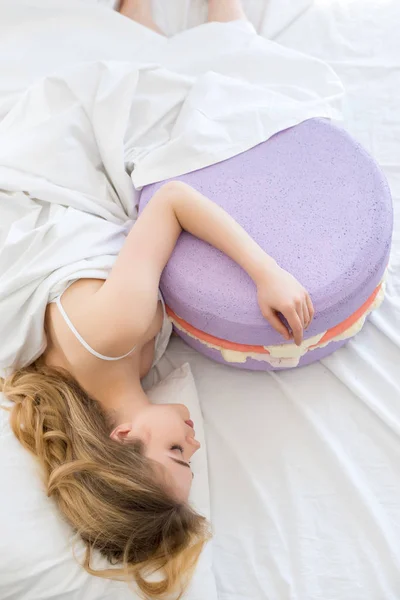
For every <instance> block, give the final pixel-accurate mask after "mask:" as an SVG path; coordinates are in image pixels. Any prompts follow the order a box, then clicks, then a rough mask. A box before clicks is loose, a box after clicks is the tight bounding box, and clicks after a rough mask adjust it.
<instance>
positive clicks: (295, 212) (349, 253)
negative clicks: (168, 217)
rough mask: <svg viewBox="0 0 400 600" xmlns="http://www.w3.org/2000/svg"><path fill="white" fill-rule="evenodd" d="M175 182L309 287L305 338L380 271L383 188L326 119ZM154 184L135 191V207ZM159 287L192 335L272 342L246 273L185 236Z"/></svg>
mask: <svg viewBox="0 0 400 600" xmlns="http://www.w3.org/2000/svg"><path fill="white" fill-rule="evenodd" d="M178 179H180V180H182V181H185V182H186V183H188V184H189V185H191V186H193V187H194V188H196V189H198V190H199V191H201V192H202V193H203V194H205V195H206V196H208V197H209V198H211V199H212V200H213V201H214V202H216V203H217V204H219V205H220V206H222V207H223V208H224V209H226V210H227V211H228V212H229V213H230V214H231V215H232V216H233V217H234V218H235V219H236V220H237V221H238V222H239V223H240V224H241V225H242V226H243V227H244V228H245V229H246V230H247V231H248V232H249V234H250V235H251V236H252V237H253V238H254V239H255V240H256V241H257V242H258V243H259V244H260V245H261V246H262V247H263V248H264V249H265V251H266V252H267V253H268V254H270V255H271V256H273V257H274V258H275V259H276V260H277V262H278V263H279V264H280V265H281V266H282V267H284V268H285V269H287V270H288V271H290V272H291V273H293V274H294V275H295V276H296V277H297V278H298V279H299V280H300V281H301V283H302V284H303V285H304V286H305V287H306V288H307V289H308V290H309V292H310V294H311V297H312V299H313V302H314V306H315V309H316V315H315V318H314V321H313V324H312V326H311V327H310V329H309V330H308V331H307V335H306V337H310V336H312V335H315V334H317V333H320V332H322V331H325V330H327V329H329V328H331V327H333V326H335V325H337V324H338V323H340V322H341V321H343V320H344V319H346V318H347V317H349V316H350V315H351V314H352V313H353V312H354V311H355V310H357V309H358V308H359V307H360V306H361V305H362V304H363V303H364V302H365V301H366V300H367V299H368V298H369V296H370V295H371V294H372V292H373V291H374V289H375V288H376V286H377V285H378V283H379V281H380V279H381V277H382V275H383V272H384V270H385V267H386V265H387V262H388V257H389V250H390V243H391V233H392V227H393V222H392V219H393V214H392V203H391V197H390V192H389V188H388V185H387V183H386V180H385V178H384V176H383V175H382V173H381V171H380V170H379V168H378V166H377V165H376V163H375V162H374V160H373V159H372V158H371V157H370V156H369V155H368V154H367V153H366V151H365V150H364V149H363V148H362V147H361V146H360V145H359V144H357V143H356V142H355V141H354V140H353V139H352V138H350V136H349V135H348V134H347V133H346V132H345V131H343V130H341V129H339V128H337V127H335V126H333V125H332V124H331V123H329V122H328V121H325V120H322V119H311V120H309V121H306V122H304V123H302V124H301V125H298V126H296V127H293V128H291V129H288V130H286V131H283V132H281V133H279V134H277V135H275V136H274V137H273V138H271V139H270V140H268V141H267V142H265V143H263V144H260V145H259V146H257V147H255V148H253V149H251V150H249V151H247V152H245V153H243V154H241V155H239V156H235V157H234V158H231V159H229V160H227V161H224V162H222V163H218V164H216V165H213V166H211V167H207V168H205V169H202V170H200V171H195V172H193V173H189V174H187V175H184V176H182V177H179V178H178ZM161 185H162V183H160V184H154V185H151V186H148V187H147V188H145V189H144V190H143V192H142V195H141V199H140V209H143V207H144V206H145V204H146V203H147V202H148V201H149V199H150V198H151V197H152V195H153V194H154V192H155V191H156V189H158V187H160V186H161ZM161 289H162V292H163V294H164V297H165V300H166V302H167V304H168V305H169V306H170V307H171V308H172V309H173V310H174V311H175V312H176V314H178V315H179V316H180V317H182V318H183V319H185V320H186V321H188V322H190V323H191V324H192V325H194V326H195V327H197V328H198V329H200V330H202V331H205V332H207V333H210V334H212V335H214V336H216V337H220V338H223V339H228V340H230V341H234V342H238V343H243V344H257V345H258V344H260V345H269V344H279V343H282V338H281V337H280V336H279V334H277V333H276V332H275V331H274V330H273V329H272V328H271V327H270V325H269V324H268V323H267V322H266V321H265V320H264V319H263V317H262V315H261V313H260V310H259V308H258V305H257V299H256V293H255V286H254V284H253V282H252V281H251V280H250V278H249V277H248V276H247V274H246V273H245V272H244V271H243V270H242V269H241V268H240V267H238V266H237V265H236V264H235V263H234V262H233V261H231V260H230V259H229V258H227V257H226V256H224V255H223V254H222V253H220V252H218V251H217V250H215V249H214V248H212V247H211V246H209V245H207V244H205V243H204V242H201V241H200V240H197V239H195V238H193V237H192V236H190V235H189V234H187V233H184V234H182V235H181V237H180V239H179V241H178V244H177V246H176V248H175V251H174V253H173V255H172V257H171V259H170V261H169V263H168V265H167V267H166V269H165V271H164V274H163V277H162V281H161ZM313 355H314V356H316V354H315V353H313ZM317 358H320V357H317ZM257 364H258V363H257ZM247 368H249V367H247ZM251 368H254V367H253V366H251Z"/></svg>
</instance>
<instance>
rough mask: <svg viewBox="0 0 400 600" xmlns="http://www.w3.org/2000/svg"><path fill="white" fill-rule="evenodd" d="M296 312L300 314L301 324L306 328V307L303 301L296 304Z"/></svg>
mask: <svg viewBox="0 0 400 600" xmlns="http://www.w3.org/2000/svg"><path fill="white" fill-rule="evenodd" d="M296 312H297V314H298V315H299V319H300V323H301V326H302V327H303V329H304V328H305V320H304V319H305V316H304V307H303V303H302V302H299V303H298V304H296Z"/></svg>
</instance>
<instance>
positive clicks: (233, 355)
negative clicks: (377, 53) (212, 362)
mask: <svg viewBox="0 0 400 600" xmlns="http://www.w3.org/2000/svg"><path fill="white" fill-rule="evenodd" d="M384 297H385V284H384V283H382V285H381V288H380V290H379V292H378V294H377V295H376V298H375V300H374V302H373V303H372V304H371V306H370V307H369V308H368V309H367V310H366V312H365V313H364V314H363V315H362V316H361V317H360V318H359V319H357V321H355V323H353V325H351V326H350V327H349V328H348V329H346V330H345V331H343V332H342V333H338V335H336V336H334V337H333V338H331V339H330V340H328V341H326V342H324V343H323V344H319V342H320V340H321V339H322V338H323V337H324V335H325V334H326V331H324V332H323V333H320V334H318V335H314V336H313V337H311V338H308V339H307V340H304V341H303V342H302V343H301V344H300V346H296V345H295V344H277V345H273V346H264V348H265V349H266V350H268V352H269V354H261V353H258V352H242V351H239V350H229V349H227V348H222V347H221V346H217V345H216V344H211V343H210V342H206V341H204V340H200V339H199V338H198V337H196V336H195V335H193V334H192V333H190V332H188V331H186V329H185V328H184V327H182V325H180V324H179V323H177V322H176V321H175V320H174V319H173V318H172V317H171V321H172V322H173V324H174V326H175V327H176V328H177V329H179V331H182V332H183V333H184V334H185V335H188V336H189V337H191V338H193V339H194V340H196V341H197V342H201V343H202V344H203V345H204V346H207V347H208V348H211V349H213V350H218V352H220V353H221V356H222V358H223V359H224V360H225V362H227V363H241V364H243V363H245V362H246V361H247V359H248V358H253V359H254V360H259V361H264V362H267V363H269V364H270V365H271V366H272V367H281V368H285V369H287V368H291V367H297V365H298V364H299V361H300V358H301V357H302V356H304V355H305V354H306V353H307V352H309V351H310V346H317V348H312V349H311V350H317V349H320V348H325V347H326V346H327V345H328V344H330V343H331V342H340V341H343V340H347V339H350V338H352V337H354V336H355V335H356V334H357V333H358V332H359V331H361V329H362V328H363V326H364V323H365V320H366V318H367V317H368V315H369V314H370V313H371V312H372V311H373V310H375V309H376V308H378V307H379V306H380V305H381V304H382V302H383V299H384Z"/></svg>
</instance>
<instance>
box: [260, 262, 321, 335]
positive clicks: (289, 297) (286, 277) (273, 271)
mask: <svg viewBox="0 0 400 600" xmlns="http://www.w3.org/2000/svg"><path fill="white" fill-rule="evenodd" d="M256 285H257V296H258V304H259V306H260V309H261V312H262V314H263V316H264V317H265V318H266V319H267V321H268V322H269V323H270V324H271V325H272V327H273V328H274V329H275V330H276V331H277V332H278V333H280V334H281V335H283V337H284V338H285V339H287V340H289V339H291V338H292V337H293V339H294V341H295V343H296V344H297V346H299V345H300V344H301V342H302V340H303V332H304V330H305V329H307V327H308V326H309V325H310V323H311V321H312V320H313V317H314V307H313V304H312V301H311V298H310V296H309V295H308V293H307V291H306V290H305V289H304V288H303V286H302V285H301V284H300V283H299V282H298V281H297V279H295V278H294V277H293V276H292V275H290V273H288V272H287V271H285V270H284V269H281V267H279V266H278V265H277V264H276V263H275V264H274V266H272V267H269V268H268V269H265V271H263V273H262V275H261V276H259V277H258V280H257V281H256ZM277 313H281V314H282V315H283V316H284V317H285V319H286V321H287V322H288V323H289V326H290V329H291V330H292V335H291V333H290V330H289V329H287V328H286V327H285V325H284V324H283V323H282V321H281V320H280V318H279V316H278V314H277Z"/></svg>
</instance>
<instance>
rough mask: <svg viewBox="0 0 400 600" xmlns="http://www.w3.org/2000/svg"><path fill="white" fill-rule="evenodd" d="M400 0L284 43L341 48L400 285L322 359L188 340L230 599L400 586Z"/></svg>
mask: <svg viewBox="0 0 400 600" xmlns="http://www.w3.org/2000/svg"><path fill="white" fill-rule="evenodd" d="M399 22H400V3H399V2H398V0H385V1H383V0H318V1H316V2H315V3H314V6H313V7H312V8H310V9H309V10H308V11H307V12H306V13H305V14H303V15H302V16H301V18H299V19H298V20H297V21H296V22H295V23H293V24H292V25H291V26H290V27H288V28H287V29H286V31H284V32H283V33H282V34H281V35H280V36H279V37H278V40H279V41H280V42H281V43H284V44H285V45H287V46H289V47H293V48H296V49H299V50H301V51H304V52H311V53H313V54H314V55H315V56H318V57H320V58H323V59H324V60H328V61H329V62H330V63H331V64H332V65H333V66H334V68H335V69H336V70H337V72H338V74H339V75H340V77H341V78H342V80H343V81H344V83H345V86H346V88H347V92H348V101H347V107H346V125H347V127H348V129H349V131H350V132H351V133H352V134H353V135H354V136H355V137H356V138H357V139H359V140H360V141H361V142H362V143H363V144H364V145H365V147H366V148H367V149H368V150H369V151H370V152H371V153H372V154H373V155H374V156H375V158H376V159H377V160H378V161H379V162H380V164H381V166H382V168H383V170H384V172H385V174H386V176H387V177H388V180H389V183H390V186H391V190H392V194H393V200H394V207H395V214H396V217H395V232H394V241H393V252H392V259H391V265H390V277H389V281H388V289H387V298H386V300H385V302H384V304H383V306H382V307H381V309H380V310H379V311H378V312H377V313H376V314H375V315H374V316H373V317H372V319H371V321H370V322H369V323H368V324H367V325H366V327H365V329H364V330H363V331H362V332H361V333H360V334H359V335H358V336H357V338H356V339H355V340H353V341H351V342H350V343H349V344H348V345H347V347H345V348H344V349H341V350H339V351H338V352H336V353H335V354H334V355H332V356H331V357H329V358H327V359H325V360H324V361H323V363H322V364H314V365H311V366H309V367H306V368H304V369H299V370H294V371H290V372H284V373H273V374H261V373H246V372H242V371H235V370H234V369H231V368H228V367H223V366H221V365H218V364H213V363H212V362H210V361H208V360H207V359H205V358H203V357H201V356H199V355H198V354H196V353H195V352H194V351H193V350H191V349H188V348H187V347H186V346H185V345H184V344H183V343H182V342H180V341H178V340H174V341H173V342H172V344H171V348H170V350H169V352H168V358H169V360H170V361H171V363H172V364H173V365H175V364H181V363H182V362H183V361H184V360H187V359H188V357H189V359H190V363H191V366H192V370H193V372H194V374H195V377H196V383H197V386H198V391H199V396H200V400H201V404H202V409H203V413H204V418H205V428H206V437H207V449H208V463H209V471H210V473H209V474H210V491H211V511H212V519H213V524H214V531H215V538H214V572H215V576H216V580H217V588H218V597H219V600H398V598H399V597H400V38H399V36H398V23H399Z"/></svg>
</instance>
